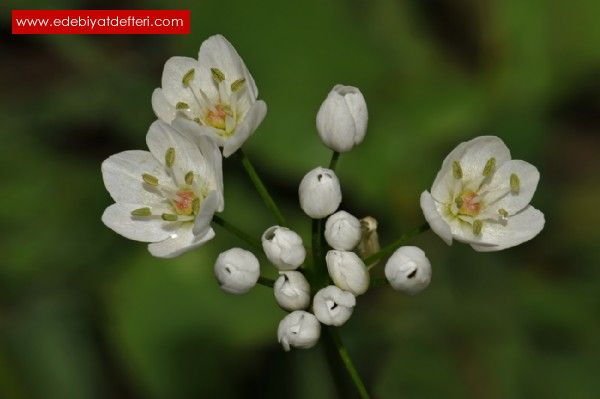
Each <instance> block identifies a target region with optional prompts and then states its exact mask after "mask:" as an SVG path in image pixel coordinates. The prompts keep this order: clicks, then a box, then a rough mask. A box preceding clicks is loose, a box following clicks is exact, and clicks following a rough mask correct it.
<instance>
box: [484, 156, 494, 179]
mask: <svg viewBox="0 0 600 399" xmlns="http://www.w3.org/2000/svg"><path fill="white" fill-rule="evenodd" d="M494 169H496V158H493V157H492V158H490V159H488V161H487V162H486V163H485V167H484V168H483V175H484V176H489V175H491V174H492V172H493V171H494Z"/></svg>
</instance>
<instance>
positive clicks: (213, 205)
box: [193, 191, 222, 236]
mask: <svg viewBox="0 0 600 399" xmlns="http://www.w3.org/2000/svg"><path fill="white" fill-rule="evenodd" d="M221 202H222V199H221V194H220V193H219V192H217V191H211V192H210V193H209V194H208V196H207V197H206V198H205V199H204V201H202V204H201V205H200V213H199V214H198V216H196V220H195V221H194V229H193V231H194V234H195V235H197V236H203V235H204V234H206V232H207V231H208V230H209V229H210V222H211V221H212V218H213V215H214V214H215V212H216V210H217V209H218V208H219V205H220V204H221Z"/></svg>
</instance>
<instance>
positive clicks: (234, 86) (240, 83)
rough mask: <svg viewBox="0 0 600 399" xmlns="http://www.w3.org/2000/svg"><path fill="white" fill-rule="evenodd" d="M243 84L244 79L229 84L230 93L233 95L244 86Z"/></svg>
mask: <svg viewBox="0 0 600 399" xmlns="http://www.w3.org/2000/svg"><path fill="white" fill-rule="evenodd" d="M244 83H246V79H244V78H242V79H238V80H236V81H235V82H233V83H232V84H231V91H232V92H234V93H235V92H236V91H238V90H239V89H241V88H242V87H243V86H244Z"/></svg>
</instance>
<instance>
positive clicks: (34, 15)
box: [12, 10, 190, 35]
mask: <svg viewBox="0 0 600 399" xmlns="http://www.w3.org/2000/svg"><path fill="white" fill-rule="evenodd" d="M12 33H13V34H14V35H182V34H184V35H185V34H189V33H190V10H13V11H12Z"/></svg>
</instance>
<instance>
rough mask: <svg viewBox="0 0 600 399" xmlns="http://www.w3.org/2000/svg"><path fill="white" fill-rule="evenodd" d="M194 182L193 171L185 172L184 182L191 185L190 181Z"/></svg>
mask: <svg viewBox="0 0 600 399" xmlns="http://www.w3.org/2000/svg"><path fill="white" fill-rule="evenodd" d="M193 182H194V172H192V171H189V172H187V173H186V174H185V183H186V184H187V185H190V186H191V185H192V183H193Z"/></svg>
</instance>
